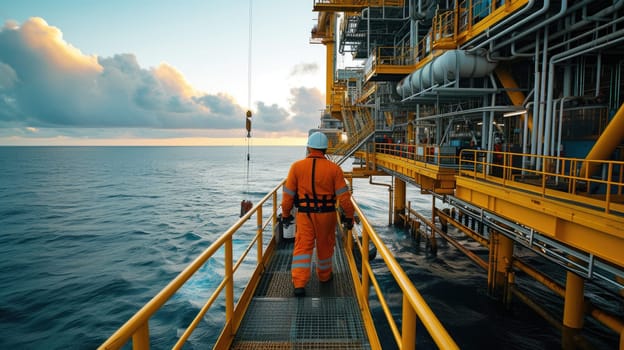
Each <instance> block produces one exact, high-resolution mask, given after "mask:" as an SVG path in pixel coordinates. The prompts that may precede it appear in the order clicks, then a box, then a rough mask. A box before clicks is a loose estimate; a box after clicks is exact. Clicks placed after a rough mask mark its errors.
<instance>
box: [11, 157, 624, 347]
mask: <svg viewBox="0 0 624 350" xmlns="http://www.w3.org/2000/svg"><path fill="white" fill-rule="evenodd" d="M304 152H305V151H304V149H303V148H302V147H251V148H247V147H0V256H1V257H2V258H1V259H0V348H1V349H67V348H71V349H93V348H96V347H97V346H98V345H99V344H101V343H102V342H103V341H104V340H105V339H106V338H108V337H109V336H110V335H111V334H112V333H113V332H114V331H115V330H116V329H117V328H119V327H120V326H121V325H122V324H123V323H124V322H125V321H126V320H127V319H128V318H129V317H130V316H132V314H134V313H135V312H136V311H137V310H138V309H139V308H140V307H142V306H143V305H144V304H145V303H146V302H147V301H148V300H150V299H151V298H152V297H153V296H154V295H155V294H156V293H157V292H158V291H159V290H161V289H162V288H163V287H164V286H165V285H166V284H167V283H168V282H169V281H170V280H171V279H172V278H174V277H175V276H176V275H177V274H178V273H179V272H180V271H182V270H183V269H184V268H185V267H186V266H187V265H188V264H189V263H190V262H191V261H193V260H194V259H195V258H196V257H197V256H198V255H199V254H200V253H201V252H202V251H203V250H204V249H206V248H207V247H208V246H209V245H210V244H211V243H212V242H213V241H214V240H216V239H217V238H218V237H219V236H220V235H221V234H222V233H223V232H225V231H226V230H227V229H228V228H229V227H230V226H231V225H232V224H233V223H235V222H236V220H238V217H239V214H240V201H241V200H243V199H249V200H251V201H252V202H254V203H256V202H257V201H258V200H259V199H261V198H262V197H263V196H264V195H265V194H266V193H268V192H269V191H270V190H272V189H273V188H274V187H275V186H276V185H277V184H278V183H279V181H280V180H282V179H283V178H284V177H285V176H286V174H287V172H288V168H289V166H290V164H291V163H292V162H293V161H294V160H296V159H299V158H302V157H303V156H304ZM248 154H249V160H248V158H247V155H248ZM345 169H349V167H348V166H346V167H345ZM375 181H376V182H386V183H388V184H389V183H391V182H390V178H388V177H379V178H376V179H375ZM353 187H354V188H353V189H354V196H355V198H356V200H357V201H358V202H359V203H360V205H361V207H362V209H363V210H364V211H365V213H366V215H367V218H368V219H369V221H370V222H371V223H372V224H373V225H374V226H375V228H376V229H377V231H378V232H379V233H380V234H381V235H382V237H383V239H384V241H385V243H386V245H387V246H388V248H389V249H390V250H391V251H392V252H393V254H394V255H395V257H396V258H397V260H398V261H399V262H400V263H401V265H402V266H403V267H404V269H405V270H406V272H407V273H408V275H409V276H410V279H412V281H413V282H414V284H415V285H416V286H417V288H418V289H419V290H420V292H421V293H422V294H423V296H424V297H425V299H426V300H427V301H428V303H429V305H430V307H431V308H432V309H433V310H434V312H435V313H436V314H437V315H438V317H439V318H440V319H441V321H442V323H443V325H444V326H445V327H447V329H448V330H449V332H450V333H451V335H452V336H453V338H454V339H455V340H456V341H457V342H458V343H459V344H460V346H461V347H462V348H464V349H481V348H506V349H536V348H542V349H544V348H559V347H560V340H559V339H560V335H559V333H558V332H557V331H555V330H554V328H553V327H551V326H550V325H548V324H547V323H546V322H545V321H543V320H542V319H541V318H539V317H538V316H537V315H535V314H534V313H533V312H532V311H530V310H529V309H528V308H526V307H525V306H524V305H523V304H521V303H515V304H514V305H513V307H512V310H503V309H502V308H501V307H500V303H499V302H498V301H496V300H493V299H490V298H489V297H488V296H487V293H486V273H485V272H484V271H483V270H481V269H480V268H479V267H476V266H475V265H474V264H472V263H471V262H470V261H469V260H468V259H467V258H466V257H465V256H463V255H462V254H461V253H460V252H458V251H457V250H456V249H455V248H453V247H452V246H450V245H448V244H445V243H444V242H443V241H441V240H439V241H438V242H439V247H438V253H437V254H435V255H434V254H431V253H430V252H429V251H428V249H427V248H426V246H425V244H424V242H417V241H414V240H413V239H412V238H411V237H410V235H409V234H407V233H406V232H404V231H403V230H401V229H397V228H395V227H392V226H389V225H388V209H387V201H388V189H387V187H383V186H372V185H369V184H368V181H367V180H358V179H356V180H354V183H353ZM408 200H409V201H411V203H412V204H411V205H412V207H413V208H416V209H418V210H419V211H421V212H422V213H423V214H424V215H426V216H431V198H430V197H429V196H425V195H421V194H420V193H419V192H418V190H417V189H411V188H408ZM236 244H237V242H236V241H235V245H236ZM466 244H471V243H469V242H466ZM241 247H242V243H241V246H236V247H235V249H242V248H241ZM474 249H475V250H476V251H478V250H479V249H480V248H479V247H478V246H477V245H476V244H474ZM484 253H485V251H484ZM377 260H379V258H377ZM373 265H374V266H375V269H376V271H377V272H380V273H382V275H381V277H380V283H381V286H382V288H383V289H384V291H385V292H386V293H387V297H388V298H389V301H390V302H391V303H392V304H393V305H394V306H393V308H392V310H393V312H394V313H395V314H396V315H398V314H399V313H400V310H401V307H400V305H401V294H400V292H399V291H398V289H397V287H396V285H395V284H394V283H393V282H392V280H391V278H390V276H389V275H388V274H387V271H384V267H383V265H382V264H381V263H380V262H378V261H373ZM222 271H223V268H222V266H216V265H215V264H208V265H207V266H206V267H205V268H203V269H202V270H201V271H200V273H199V275H198V277H196V278H194V280H192V281H191V283H189V285H188V286H186V287H184V288H183V289H182V290H181V291H180V292H179V293H177V294H176V296H175V297H174V298H173V299H172V301H171V302H170V303H168V304H167V306H166V307H165V308H163V309H162V310H161V311H159V312H158V313H157V314H156V315H155V317H154V319H153V320H152V321H151V322H150V326H151V328H150V333H151V335H152V347H153V348H156V349H166V348H170V347H171V346H172V345H173V344H174V343H175V341H176V338H177V337H178V336H179V335H180V332H181V329H182V328H183V327H185V326H187V325H188V324H189V323H190V322H191V320H192V317H193V316H194V314H195V313H196V312H197V310H198V308H199V307H200V306H201V305H202V304H203V303H204V302H205V301H206V300H205V297H204V296H201V297H200V293H199V290H200V289H202V288H204V287H206V286H211V287H214V286H215V285H216V284H218V283H219V282H220V279H221V275H222V273H223V272H222ZM384 272H386V273H385V275H384V274H383V273H384ZM531 293H532V295H533V297H535V298H536V299H538V301H539V302H540V304H542V305H553V308H555V309H554V310H555V311H554V312H557V311H556V310H557V309H556V307H559V308H560V304H561V302H560V300H559V299H558V298H555V297H553V296H552V294H551V293H549V292H548V291H545V290H544V288H542V287H540V286H539V285H537V284H535V286H534V288H532V292H531ZM371 305H372V307H373V313H374V317H375V318H376V319H381V318H383V314H382V311H381V308H380V307H379V304H378V303H377V302H374V301H373V302H372V303H371ZM223 317H224V310H223V306H222V305H221V306H217V307H215V312H212V313H211V314H210V315H208V316H206V317H205V318H204V320H203V322H202V325H201V326H200V328H199V330H198V334H197V335H194V336H193V337H192V338H191V339H190V342H189V343H188V346H187V347H185V348H206V347H211V346H212V344H213V343H214V341H215V340H216V337H217V336H218V333H219V330H220V326H221V325H222V322H223ZM379 332H380V335H381V337H382V339H383V340H382V341H383V344H389V345H388V348H395V347H394V346H393V345H391V344H392V342H393V337H392V334H391V333H390V331H388V329H387V328H384V327H381V328H380V330H379ZM590 332H592V333H590V336H591V337H592V338H594V339H595V340H596V341H597V344H598V347H604V348H610V346H612V345H613V346H615V344H617V339H616V337H615V336H613V335H612V334H610V333H608V332H606V333H605V332H604V331H603V330H601V329H598V330H594V329H592V328H590ZM417 339H418V344H419V345H418V348H419V349H429V348H435V345H434V344H433V342H432V340H431V338H430V337H429V336H428V335H427V332H426V330H425V329H424V328H423V326H422V324H421V323H419V324H418V330H417Z"/></svg>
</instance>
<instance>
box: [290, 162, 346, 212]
mask: <svg viewBox="0 0 624 350" xmlns="http://www.w3.org/2000/svg"><path fill="white" fill-rule="evenodd" d="M315 175H316V158H312V198H310V196H308V194H307V193H306V194H305V195H304V197H303V198H297V200H296V204H295V205H296V206H297V208H298V210H299V211H300V212H302V213H331V212H333V211H335V210H336V196H334V195H324V196H320V198H319V196H317V195H316V186H315V181H314V180H315ZM297 197H299V196H297ZM302 204H305V206H303V205H302Z"/></svg>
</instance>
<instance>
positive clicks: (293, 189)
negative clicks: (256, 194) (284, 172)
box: [282, 163, 297, 217]
mask: <svg viewBox="0 0 624 350" xmlns="http://www.w3.org/2000/svg"><path fill="white" fill-rule="evenodd" d="M295 165H296V163H294V164H293V165H291V166H290V170H289V171H288V177H286V182H285V183H284V186H283V193H282V217H288V216H290V212H291V210H292V208H293V204H294V202H295V195H296V194H297V176H296V175H295V173H296V170H295V168H296V166H295Z"/></svg>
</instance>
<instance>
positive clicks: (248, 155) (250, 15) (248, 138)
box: [245, 0, 253, 193]
mask: <svg viewBox="0 0 624 350" xmlns="http://www.w3.org/2000/svg"><path fill="white" fill-rule="evenodd" d="M251 5H252V0H249V32H248V42H247V115H246V128H247V176H246V188H245V192H246V193H249V163H250V159H251V156H250V153H251V49H252V34H253V31H252V28H253V26H252V18H253V11H252V6H251Z"/></svg>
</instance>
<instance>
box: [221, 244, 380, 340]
mask: <svg viewBox="0 0 624 350" xmlns="http://www.w3.org/2000/svg"><path fill="white" fill-rule="evenodd" d="M293 248H294V241H292V240H291V241H282V242H280V243H279V244H278V246H277V250H276V251H275V254H274V255H273V257H272V258H271V260H270V261H269V263H268V265H267V267H266V270H265V272H264V274H263V275H262V278H261V280H260V283H259V285H258V288H257V289H256V291H255V293H254V296H253V298H252V300H251V303H250V304H249V308H248V310H247V312H246V313H245V317H244V318H243V320H242V322H241V325H240V328H239V330H238V332H237V334H236V337H235V338H234V342H233V344H232V347H231V349H237V350H242V349H371V346H370V343H369V341H368V338H367V335H366V331H365V328H364V321H363V319H362V315H361V312H360V308H359V306H358V302H357V297H356V294H355V291H354V288H353V284H352V281H353V279H352V277H351V272H350V270H349V266H348V264H347V261H346V257H345V254H344V247H343V244H342V240H341V239H340V238H337V239H336V250H335V252H334V258H333V279H332V280H331V281H329V282H326V283H320V282H319V281H318V278H317V276H316V273H315V269H316V266H315V265H316V262H315V261H314V262H313V266H312V278H311V280H310V282H308V285H307V286H306V296H305V297H303V298H297V297H295V296H293V287H292V282H291V274H290V265H291V261H292V252H293Z"/></svg>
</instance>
